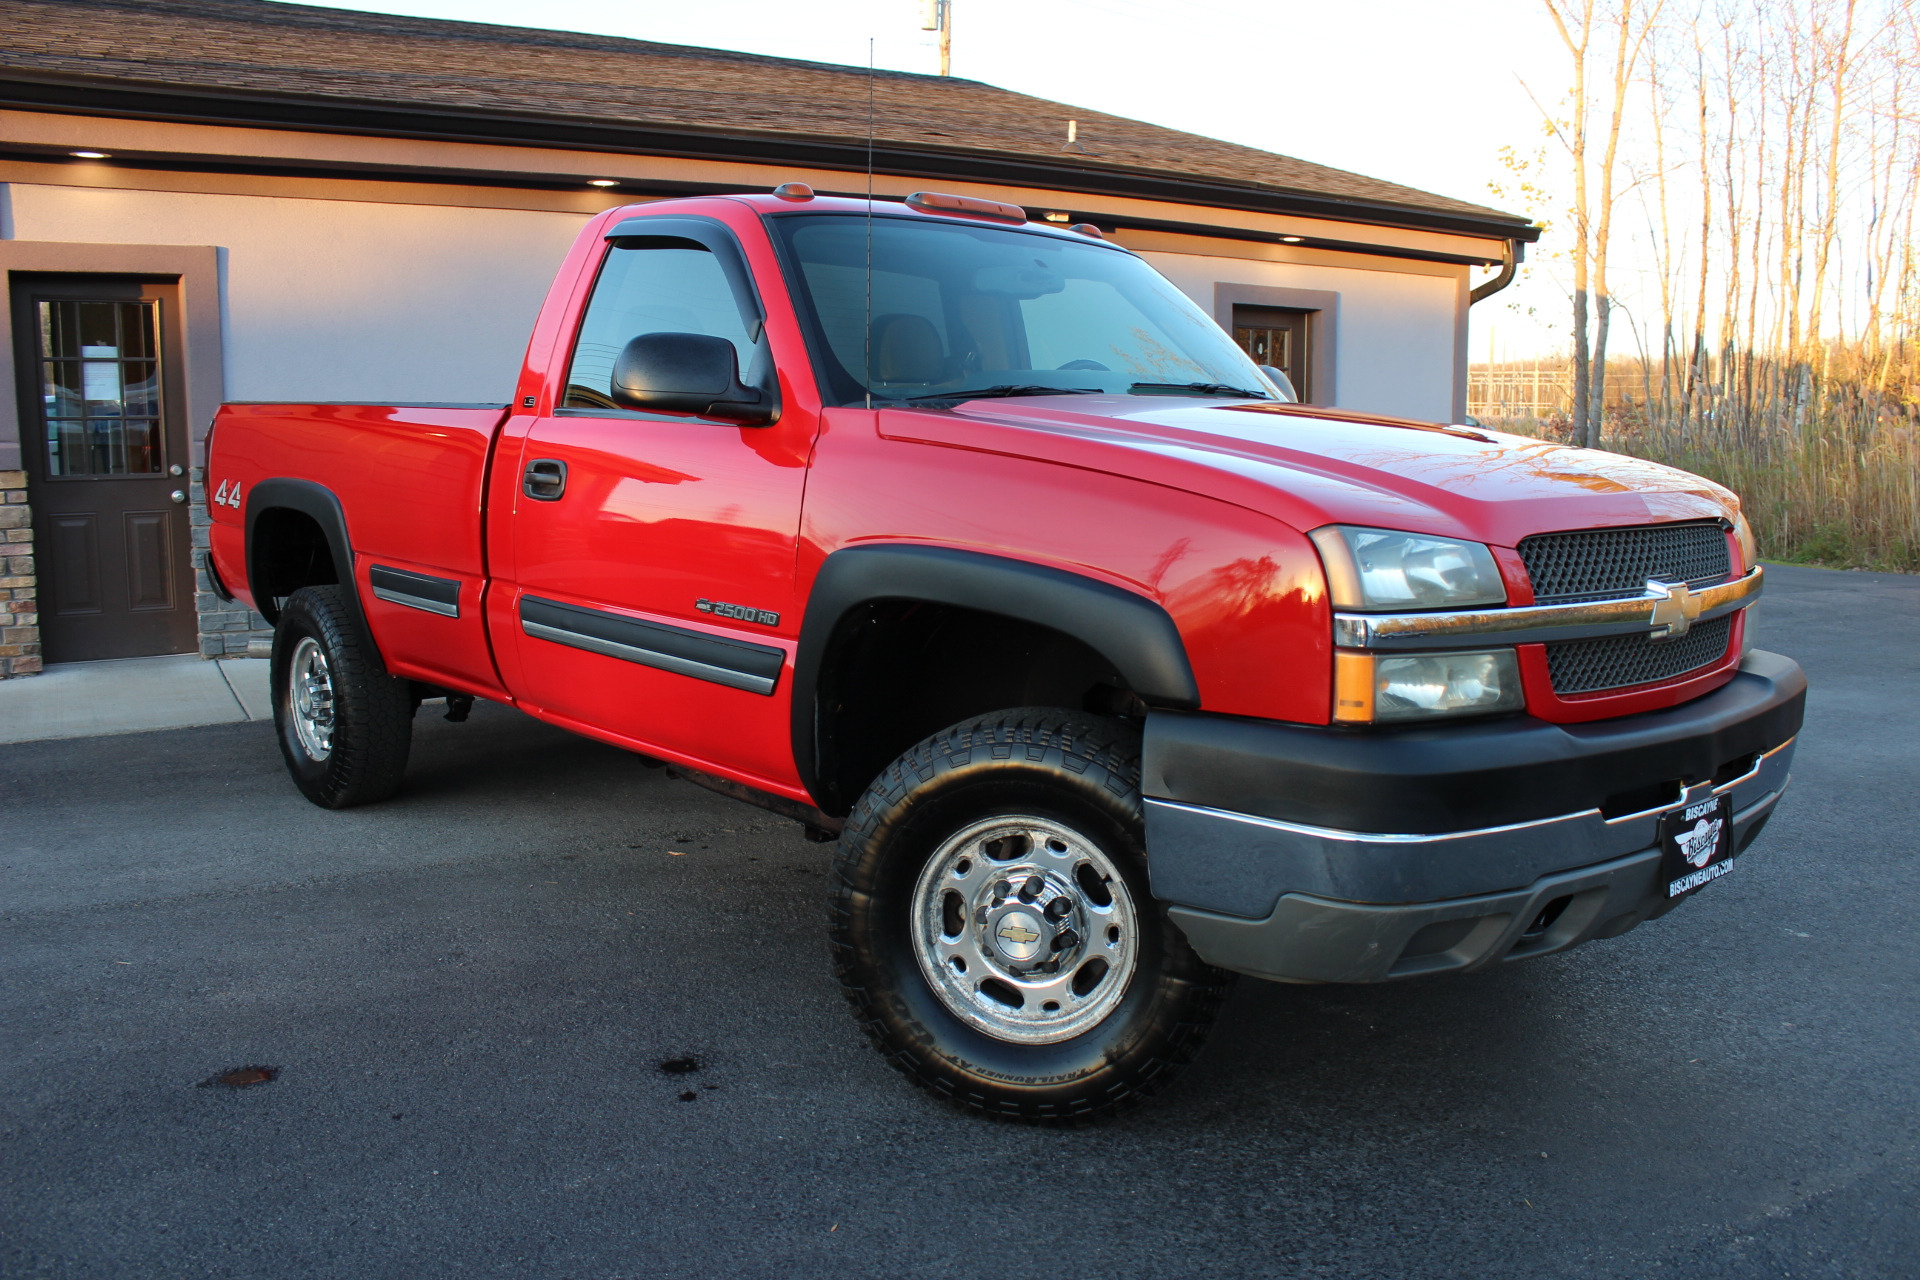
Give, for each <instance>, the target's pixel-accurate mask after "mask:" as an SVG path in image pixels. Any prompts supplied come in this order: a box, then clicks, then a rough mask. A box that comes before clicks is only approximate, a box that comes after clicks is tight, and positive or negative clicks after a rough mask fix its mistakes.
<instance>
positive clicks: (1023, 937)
mask: <svg viewBox="0 0 1920 1280" xmlns="http://www.w3.org/2000/svg"><path fill="white" fill-rule="evenodd" d="M1000 936H1001V937H1003V938H1005V939H1006V940H1007V941H1008V942H1011V943H1014V944H1015V945H1016V946H1022V947H1024V946H1026V945H1027V944H1028V943H1029V942H1038V941H1039V940H1040V935H1039V934H1037V933H1035V932H1034V931H1033V930H1031V929H1029V928H1027V927H1026V926H1025V925H1020V924H1015V923H1014V922H1013V921H1011V920H1009V921H1008V922H1007V923H1006V924H1003V925H1001V926H1000Z"/></svg>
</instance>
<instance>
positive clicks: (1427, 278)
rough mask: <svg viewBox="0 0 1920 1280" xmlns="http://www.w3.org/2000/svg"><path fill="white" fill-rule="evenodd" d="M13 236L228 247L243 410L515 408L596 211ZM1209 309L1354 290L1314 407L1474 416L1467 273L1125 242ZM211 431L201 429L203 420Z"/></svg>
mask: <svg viewBox="0 0 1920 1280" xmlns="http://www.w3.org/2000/svg"><path fill="white" fill-rule="evenodd" d="M9 195H10V201H9V203H10V205H11V218H10V222H11V232H12V238H14V239H18V240H27V241H64V242H80V243H89V244H113V243H123V244H124V243H153V244H174V245H178V244H195V243H198V244H206V245H211V246H214V247H215V248H216V249H217V250H218V252H219V255H220V268H221V281H220V286H221V298H222V307H221V318H222V338H223V346H224V366H225V367H224V371H223V376H224V396H223V398H225V399H228V400H293V401H301V400H368V401H374V402H382V401H393V400H467V401H500V402H504V401H505V400H506V399H507V398H508V396H509V395H510V394H511V393H512V390H513V381H514V377H515V375H516V373H517V372H518V369H519V363H520V358H521V355H522V353H523V351H524V348H525V345H526V338H527V334H528V332H529V331H530V330H531V328H532V325H533V320H534V315H535V312H536V311H537V310H538V308H539V305H540V302H541V299H542V298H543V297H544V296H545V293H546V289H547V285H548V283H549V282H550V280H551V279H552V276H553V273H554V270H555V269H556V268H557V267H558V265H559V263H560V261H561V259H562V258H563V257H564V256H565V253H566V250H567V247H568V245H570V244H571V243H572V241H573V238H574V236H575V235H576V234H577V233H578V231H579V228H580V226H581V225H582V224H583V223H584V222H585V220H586V218H587V216H588V215H587V214H585V213H584V212H582V213H574V212H563V211H558V210H529V209H499V208H475V207H471V206H451V207H450V206H436V205H426V204H412V203H409V204H391V203H386V202H382V201H372V200H369V201H354V200H342V199H312V198H296V197H290V196H263V195H231V194H210V193H201V192H185V191H156V190H129V189H123V188H112V187H94V186H64V185H62V186H52V185H41V184H33V183H14V184H11V187H10V191H9ZM1119 239H1120V242H1121V243H1123V244H1126V245H1127V246H1128V247H1129V248H1133V249H1136V250H1137V251H1139V252H1140V253H1142V255H1143V256H1145V257H1146V259H1147V260H1148V261H1149V262H1151V263H1153V265H1154V266H1155V267H1156V268H1158V269H1159V270H1160V271H1161V272H1163V273H1164V274H1165V275H1166V276H1167V277H1168V278H1169V279H1171V280H1172V281H1173V282H1174V284H1175V285H1177V286H1178V287H1179V288H1180V289H1181V290H1182V291H1184V292H1185V293H1187V294H1188V295H1189V296H1190V297H1192V298H1193V299H1194V300H1195V301H1196V302H1197V303H1199V304H1200V306H1201V307H1202V308H1203V309H1205V310H1207V311H1208V312H1209V313H1212V312H1213V311H1214V309H1215V307H1214V290H1215V286H1216V285H1218V284H1223V283H1224V284H1242V285H1252V286H1261V287H1280V288H1293V289H1306V290H1316V291H1322V292H1331V293H1335V294H1338V295H1339V305H1338V309H1337V317H1336V319H1335V320H1334V321H1333V323H1334V325H1335V330H1334V335H1333V336H1334V351H1335V359H1334V362H1333V369H1334V384H1333V388H1332V391H1331V394H1329V393H1328V389H1327V388H1324V387H1322V388H1319V389H1318V390H1317V391H1316V396H1315V398H1316V399H1318V400H1319V401H1321V402H1322V403H1327V402H1332V403H1335V404H1338V405H1341V406H1343V407H1347V408H1352V409H1358V410H1363V411H1367V412H1374V413H1390V414H1398V415H1402V416H1406V417H1417V418H1434V419H1450V418H1452V417H1454V416H1455V415H1456V413H1457V410H1456V408H1455V401H1456V399H1457V397H1458V395H1459V393H1460V388H1458V387H1457V386H1456V385H1455V384H1456V381H1457V378H1456V367H1457V365H1458V363H1459V357H1460V351H1459V350H1458V343H1457V335H1456V315H1455V312H1456V308H1457V307H1458V306H1459V305H1460V297H1459V294H1460V284H1461V282H1462V281H1464V280H1465V278H1466V268H1464V267H1457V266H1450V265H1446V264H1435V263H1426V262H1414V261H1408V260H1404V259H1395V258H1374V257H1362V256H1360V255H1357V254H1342V253H1328V252H1324V251H1319V250H1311V249H1293V248H1290V247H1287V246H1269V245H1260V244H1255V243H1250V242H1245V241H1239V242H1235V241H1221V240H1209V239H1204V238H1201V237H1193V236H1175V235H1165V234H1159V233H1125V232H1123V233H1122V234H1121V235H1120V237H1119ZM193 425H194V428H195V435H196V436H198V435H199V434H200V432H201V431H203V430H204V428H205V424H204V423H195V424H193Z"/></svg>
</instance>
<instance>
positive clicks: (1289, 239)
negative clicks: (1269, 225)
mask: <svg viewBox="0 0 1920 1280" xmlns="http://www.w3.org/2000/svg"><path fill="white" fill-rule="evenodd" d="M1280 243H1281V244H1299V243H1300V237H1299V236H1281V237H1280Z"/></svg>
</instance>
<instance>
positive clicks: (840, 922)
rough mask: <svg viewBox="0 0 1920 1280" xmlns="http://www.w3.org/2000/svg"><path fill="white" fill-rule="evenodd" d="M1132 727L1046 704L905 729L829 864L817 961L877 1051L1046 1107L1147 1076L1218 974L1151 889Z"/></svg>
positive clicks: (1215, 1001) (1085, 1110)
mask: <svg viewBox="0 0 1920 1280" xmlns="http://www.w3.org/2000/svg"><path fill="white" fill-rule="evenodd" d="M1139 761H1140V757H1139V745H1138V735H1137V734H1136V733H1135V732H1134V731H1132V730H1131V729H1130V728H1129V727H1128V726H1126V725H1125V724H1124V723H1122V722H1118V721H1113V720H1105V719H1101V718H1099V717H1096V716H1089V715H1085V714H1082V713H1077V712H1069V711H1064V710H1055V709H1050V708H1023V709H1019V710H1013V711H1003V712H996V713H994V714H992V715H987V716H981V717H979V718H977V719H973V720H968V721H964V722H962V723H960V724H958V725H955V726H953V727H952V728H950V729H946V730H943V731H942V732H940V733H937V734H935V735H934V736H933V737H931V738H928V739H927V740H926V741H924V742H922V743H920V744H919V745H918V746H916V747H914V748H913V749H912V750H910V751H908V752H907V753H906V754H905V755H903V756H901V757H900V758H899V759H898V760H896V761H895V762H894V763H893V764H892V765H890V766H888V768H887V769H886V770H885V771H884V772H883V773H882V774H881V775H880V776H879V777H878V778H877V779H875V780H874V782H873V784H872V786H870V787H869V788H868V790H867V792H866V794H865V795H864V796H862V797H861V799H860V802H859V803H858V804H857V805H855V806H854V810H853V813H852V814H851V815H850V816H849V817H848V820H847V826H846V829H845V830H844V831H843V832H842V834H841V838H840V846H839V850H838V853H837V855H836V858H835V862H834V872H833V879H834V884H833V897H832V902H831V915H830V926H831V940H832V948H833V958H834V968H835V971H836V973H837V975H838V977H839V979H840V982H841V985H842V987H843V989H844V990H845V992H846V995H847V998H848V1000H850V1001H851V1002H852V1004H853V1008H854V1013H855V1015H856V1016H857V1017H858V1019H859V1020H860V1023H861V1025H862V1026H863V1027H865V1029H866V1031H867V1034H868V1035H869V1036H871V1037H872V1039H873V1041H874V1044H875V1045H876V1046H877V1047H878V1048H879V1050H880V1051H881V1053H883V1054H884V1055H885V1056H886V1057H887V1058H888V1060H889V1061H891V1062H892V1063H893V1064H894V1066H895V1067H897V1068H898V1069H899V1070H900V1071H902V1072H903V1073H904V1074H906V1075H907V1077H908V1078H910V1079H912V1080H913V1081H914V1082H915V1083H917V1084H919V1085H921V1086H922V1087H924V1088H926V1089H929V1090H931V1091H933V1092H934V1093H936V1094H938V1095H940V1096H941V1097H944V1098H946V1099H947V1100H949V1101H951V1102H954V1103H956V1104H958V1105H959V1106H961V1107H964V1108H966V1109H969V1110H972V1111H975V1112H978V1113H981V1114H985V1115H991V1116H997V1117H1003V1118H1007V1119H1016V1120H1023V1121H1027V1122H1030V1123H1038V1124H1058V1123H1065V1122H1072V1121H1075V1120H1081V1119H1088V1118H1093V1117H1098V1116H1110V1115H1116V1114H1118V1113H1120V1112H1122V1111H1125V1110H1127V1109H1129V1108H1131V1107H1133V1106H1135V1105H1137V1104H1139V1103H1140V1102H1142V1101H1144V1100H1146V1099H1147V1098H1149V1097H1151V1096H1153V1095H1154V1094H1156V1093H1158V1092H1159V1091H1160V1090H1161V1089H1163V1088H1165V1087H1166V1085H1167V1084H1168V1083H1169V1082H1170V1081H1172V1079H1173V1078H1174V1077H1175V1075H1177V1074H1178V1072H1179V1071H1180V1069H1181V1068H1183V1067H1184V1066H1185V1065H1186V1064H1187V1063H1188V1062H1190V1061H1191V1060H1192V1058H1193V1056H1194V1054H1195V1052H1196V1051H1197V1050H1198V1049H1199V1047H1200V1045H1201V1043H1202V1041H1203V1040H1204V1039H1205V1038H1206V1034H1207V1032H1208V1031H1209V1029H1210V1028H1211V1027H1212V1024H1213V1021H1214V1018H1215V1016H1216V1015H1217V1013H1218V1011H1219V1008H1220V1004H1221V1001H1222V1000H1223V999H1224V998H1225V996H1226V993H1227V990H1228V988H1229V984H1230V982H1231V975H1229V974H1226V973H1224V972H1222V971H1220V970H1218V969H1215V968H1213V967H1211V966H1209V965H1207V964H1206V963H1205V962H1203V961H1202V960H1201V959H1200V958H1199V957H1198V956H1196V955H1195V954H1194V953H1193V950H1192V949H1191V948H1190V947H1189V946H1188V945H1187V941H1186V938H1185V936H1184V935H1182V934H1181V932H1180V931H1179V929H1178V928H1176V927H1175V926H1174V925H1173V924H1172V922H1171V921H1170V920H1168V918H1167V915H1166V911H1165V909H1164V908H1163V907H1162V906H1161V905H1160V904H1159V903H1157V902H1155V901H1154V899H1153V897H1152V894H1151V891H1150V889H1149V886H1148V882H1147V866H1146V850H1145V846H1144V832H1143V825H1142V821H1141V810H1140V790H1139V784H1140V763H1139Z"/></svg>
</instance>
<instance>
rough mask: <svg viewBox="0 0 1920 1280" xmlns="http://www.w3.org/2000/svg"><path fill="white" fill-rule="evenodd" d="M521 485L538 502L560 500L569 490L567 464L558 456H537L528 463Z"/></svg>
mask: <svg viewBox="0 0 1920 1280" xmlns="http://www.w3.org/2000/svg"><path fill="white" fill-rule="evenodd" d="M520 487H521V489H523V490H524V491H525V492H526V495H527V496H528V497H529V498H532V499H534V500H536V501H538V502H558V501H559V500H560V495H561V494H563V493H565V492H566V491H567V464H566V463H564V462H562V461H560V460H559V459H558V458H535V459H534V460H533V461H532V462H529V463H528V464H527V469H526V471H525V473H524V474H523V475H522V476H521V479H520Z"/></svg>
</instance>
